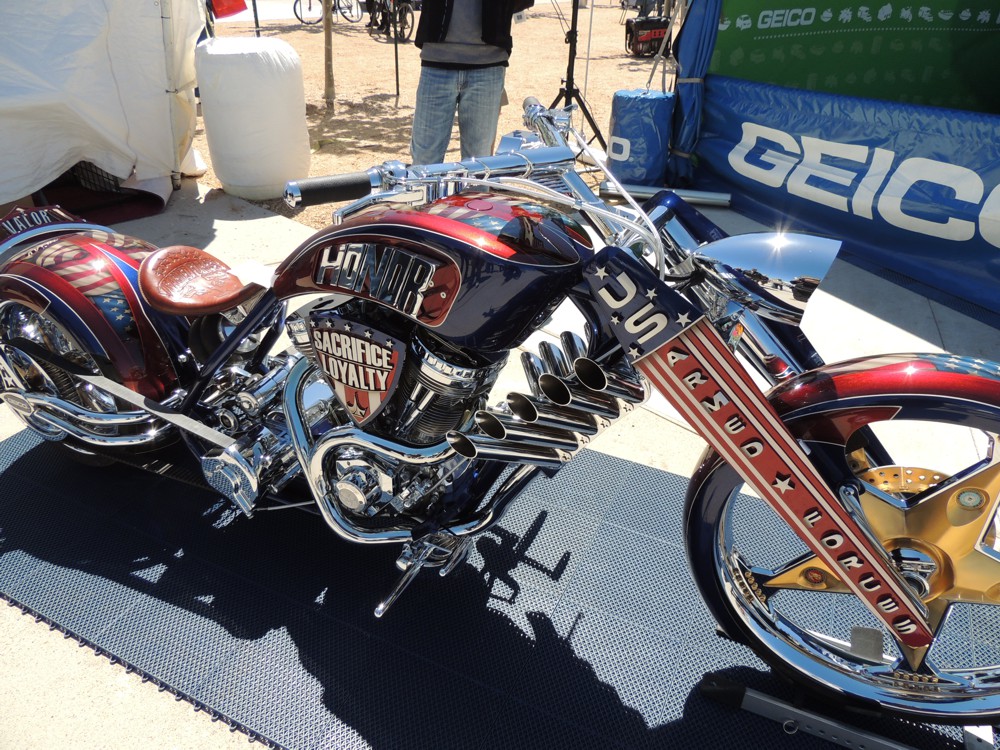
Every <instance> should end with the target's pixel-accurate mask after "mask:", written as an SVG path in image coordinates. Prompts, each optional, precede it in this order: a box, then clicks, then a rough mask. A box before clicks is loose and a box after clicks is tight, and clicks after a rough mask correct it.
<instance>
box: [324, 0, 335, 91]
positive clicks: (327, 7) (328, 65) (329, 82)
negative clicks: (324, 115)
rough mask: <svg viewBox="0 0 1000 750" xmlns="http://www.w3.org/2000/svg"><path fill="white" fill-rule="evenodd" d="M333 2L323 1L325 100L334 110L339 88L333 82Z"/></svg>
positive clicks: (331, 0)
mask: <svg viewBox="0 0 1000 750" xmlns="http://www.w3.org/2000/svg"><path fill="white" fill-rule="evenodd" d="M332 5H333V0H323V70H324V73H325V80H326V85H325V86H324V88H323V98H324V99H325V100H326V106H327V107H330V108H332V107H333V103H334V102H335V101H336V99H337V88H336V86H335V85H334V80H333V26H332V21H333V8H332V7H331V6H332Z"/></svg>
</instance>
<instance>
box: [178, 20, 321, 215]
mask: <svg viewBox="0 0 1000 750" xmlns="http://www.w3.org/2000/svg"><path fill="white" fill-rule="evenodd" d="M195 73H196V75H197V76H198V89H199V91H200V95H201V113H202V118H203V120H204V123H205V136H206V138H207V139H208V151H209V154H210V157H211V160H212V167H213V169H214V170H215V175H216V177H218V178H219V182H221V183H222V188H223V190H225V191H226V192H227V193H229V194H231V195H235V196H238V197H240V198H248V199H250V200H263V199H266V198H277V197H280V196H281V195H282V193H283V192H284V187H285V183H286V182H288V181H289V180H297V179H301V178H303V177H308V176H309V157H310V152H309V131H308V129H307V128H306V102H305V89H304V86H303V84H302V62H301V61H300V60H299V56H298V55H297V54H296V52H295V50H294V49H292V47H291V46H290V45H289V44H288V43H287V42H284V41H282V40H280V39H266V38H258V37H248V38H244V37H216V38H214V39H208V40H206V41H204V42H202V43H201V44H199V45H198V48H197V50H196V51H195Z"/></svg>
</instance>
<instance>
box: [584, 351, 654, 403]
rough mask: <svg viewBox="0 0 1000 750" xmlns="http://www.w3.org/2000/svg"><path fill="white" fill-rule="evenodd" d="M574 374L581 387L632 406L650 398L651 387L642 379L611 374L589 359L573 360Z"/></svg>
mask: <svg viewBox="0 0 1000 750" xmlns="http://www.w3.org/2000/svg"><path fill="white" fill-rule="evenodd" d="M573 372H574V374H575V375H576V379H577V380H578V381H579V382H580V385H582V386H583V387H584V388H587V389H588V390H591V391H594V392H596V393H603V394H606V395H608V396H611V397H613V398H620V399H622V400H623V401H628V402H629V403H631V404H641V403H642V402H643V401H645V400H646V399H647V398H649V387H648V386H647V385H646V382H645V381H644V380H643V379H642V378H641V377H638V376H636V377H635V378H630V377H627V376H625V375H623V374H619V373H615V372H609V371H608V370H605V369H604V368H603V367H601V366H600V365H599V364H597V362H595V361H594V360H592V359H588V358H587V357H578V358H577V359H575V360H573Z"/></svg>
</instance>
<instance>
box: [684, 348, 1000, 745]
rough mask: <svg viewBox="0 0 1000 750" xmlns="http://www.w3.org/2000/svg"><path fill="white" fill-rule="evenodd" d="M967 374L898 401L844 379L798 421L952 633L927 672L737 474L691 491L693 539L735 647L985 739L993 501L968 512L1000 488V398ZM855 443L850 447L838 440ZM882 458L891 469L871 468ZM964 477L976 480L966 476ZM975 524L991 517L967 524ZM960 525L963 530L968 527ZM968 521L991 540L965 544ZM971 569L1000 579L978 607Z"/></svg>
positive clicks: (829, 691)
mask: <svg viewBox="0 0 1000 750" xmlns="http://www.w3.org/2000/svg"><path fill="white" fill-rule="evenodd" d="M955 359H956V360H957V358H955ZM913 361H914V362H920V363H923V362H926V360H925V359H914V360H913ZM968 362H969V364H968V368H969V370H970V371H967V372H965V373H963V372H961V367H962V365H960V366H959V372H955V373H953V374H952V373H949V374H948V377H951V378H954V379H958V380H954V379H953V380H952V381H951V384H950V385H947V386H945V385H941V384H940V382H938V383H937V384H934V385H932V386H929V387H921V390H920V391H919V392H908V389H907V388H905V387H898V384H897V387H896V388H892V384H890V385H889V386H888V387H886V392H884V393H872V392H871V390H868V391H867V392H866V393H864V394H858V395H855V396H851V394H850V389H849V388H848V387H847V384H846V382H845V381H843V380H842V381H840V382H842V383H844V384H845V385H844V387H841V386H840V385H839V384H838V382H837V378H836V377H835V376H834V377H833V378H831V380H832V381H833V385H832V386H831V387H830V388H829V390H827V391H825V395H823V394H818V395H815V396H813V397H812V398H813V400H812V401H809V398H810V397H807V398H806V401H805V402H804V403H802V404H801V405H797V406H796V408H795V410H794V411H793V412H792V413H791V414H786V415H785V417H784V418H785V419H786V423H787V424H788V425H789V427H790V428H791V429H792V431H793V433H795V434H796V436H798V437H800V438H803V439H808V436H810V435H819V434H820V433H819V432H817V431H818V430H820V431H822V443H816V442H813V443H809V445H811V447H812V449H813V450H817V451H822V452H823V453H824V454H826V453H829V454H830V455H831V456H832V458H833V459H839V461H840V468H841V470H842V471H843V472H844V476H851V475H852V474H853V475H854V476H855V477H856V478H857V479H858V480H859V486H860V487H861V488H862V495H861V498H862V502H861V503H859V505H858V507H859V509H860V510H861V512H862V515H863V517H865V518H866V519H868V523H869V525H870V526H871V530H872V533H873V534H875V537H876V538H877V539H879V540H880V542H881V543H882V544H883V546H884V547H885V549H886V550H887V552H889V554H890V559H893V560H895V561H896V564H897V567H899V569H900V570H903V569H904V568H905V570H906V572H904V573H903V575H904V577H905V578H906V580H907V582H908V583H909V585H910V587H911V588H912V589H914V590H915V591H919V592H921V593H919V594H918V596H919V597H920V598H922V599H923V600H924V601H925V603H927V605H928V606H929V607H930V608H931V612H932V615H931V616H932V617H934V618H936V620H935V621H936V622H939V623H940V627H939V628H938V629H937V630H936V636H935V640H934V642H933V644H932V645H931V647H930V650H929V651H928V656H927V658H926V659H925V660H923V663H922V664H921V665H920V666H919V667H918V669H917V671H916V672H914V671H910V670H907V669H906V668H905V662H901V661H899V657H900V654H901V652H900V651H899V649H898V647H897V646H896V644H895V640H894V639H893V638H892V637H891V635H889V633H888V632H887V631H886V629H885V628H884V627H882V626H881V624H880V622H879V621H878V620H877V619H876V618H875V617H874V616H873V615H872V614H871V613H870V612H869V611H868V610H867V608H866V607H865V606H864V605H863V604H862V603H861V602H860V601H859V600H858V599H857V598H856V597H855V596H854V595H852V594H850V593H849V592H847V591H846V590H845V589H844V587H843V585H842V584H841V583H840V581H839V579H838V578H837V577H836V575H835V574H834V575H832V576H831V575H830V571H829V570H828V569H825V568H824V567H823V566H822V565H821V564H819V563H817V560H816V558H815V557H814V556H813V555H812V554H811V553H810V552H809V551H808V549H807V548H806V546H805V545H804V544H803V543H802V541H801V540H800V539H799V538H798V537H797V536H796V534H795V533H794V532H792V530H791V529H790V528H789V527H788V526H787V525H786V524H785V523H784V522H783V521H782V520H781V519H780V518H779V517H778V515H777V514H776V513H775V512H774V511H773V510H772V509H771V508H770V507H768V506H767V505H765V503H764V502H763V501H761V500H760V499H758V498H756V497H754V496H751V495H750V494H748V493H744V492H742V491H741V489H742V487H743V485H742V480H740V478H739V477H738V476H737V475H736V472H735V471H734V470H733V469H732V468H731V467H729V466H728V465H727V464H725V463H724V462H722V461H721V460H720V459H719V458H718V456H712V457H710V458H709V459H708V460H707V461H706V462H705V463H703V464H702V467H701V469H700V470H699V472H698V473H697V474H696V475H695V477H694V478H693V480H692V483H691V489H690V490H689V497H688V504H687V508H686V514H685V515H686V519H685V523H686V530H687V533H686V540H687V545H688V556H689V560H690V563H691V569H692V572H693V575H694V577H695V580H696V582H697V584H698V587H699V589H700V591H701V594H702V596H703V598H704V600H705V602H706V604H707V605H708V606H709V608H710V609H711V611H712V613H713V615H714V616H715V618H716V620H717V621H718V622H719V624H720V625H721V626H722V628H723V630H724V631H725V632H726V633H727V634H729V635H730V637H732V638H734V639H736V640H738V641H741V642H743V643H745V644H747V645H748V646H750V647H751V648H752V649H753V650H754V651H755V652H756V653H757V654H758V655H759V656H760V657H761V658H762V659H764V660H765V661H766V662H768V663H770V664H771V665H772V666H773V667H774V668H775V669H776V670H777V671H779V672H781V673H782V674H784V675H785V676H787V677H789V678H791V679H792V680H794V681H796V682H798V683H799V684H801V685H804V686H806V687H808V688H810V689H811V690H812V691H814V692H818V693H820V694H821V695H823V696H824V698H825V699H827V700H829V699H830V698H833V699H834V700H835V701H839V702H841V703H843V704H846V705H850V706H855V707H863V708H866V709H869V710H872V709H874V710H877V711H879V712H880V713H884V714H889V715H897V716H902V717H905V718H909V719H914V718H916V719H919V720H921V721H929V722H932V723H937V724H943V723H947V724H964V725H986V724H993V723H995V722H996V721H997V719H998V717H1000V666H997V665H1000V606H997V605H998V604H1000V587H997V586H996V585H994V584H992V583H988V581H996V580H1000V551H998V550H1000V541H998V540H997V536H998V535H997V532H996V529H995V523H996V520H997V518H996V506H995V505H993V504H991V503H990V502H985V500H984V502H983V504H982V505H981V506H980V507H981V508H982V510H981V511H973V510H969V509H968V507H967V506H966V507H965V508H963V509H959V510H956V509H955V503H956V502H957V500H955V498H957V497H958V496H959V494H964V493H969V496H970V497H972V498H973V499H974V498H975V496H976V494H977V493H981V491H979V490H978V489H977V487H978V485H976V482H978V483H980V484H983V483H987V484H983V486H988V489H987V491H986V492H985V493H981V496H982V498H984V499H985V498H986V497H988V494H989V492H993V491H996V490H998V489H1000V487H997V486H995V485H996V483H995V482H994V481H993V480H992V479H991V477H992V476H993V474H989V473H988V471H989V470H990V469H992V468H993V466H994V463H993V462H995V461H996V459H989V460H987V459H985V458H984V455H987V453H988V452H989V451H992V449H993V447H994V445H993V444H994V442H996V439H997V437H996V436H997V435H1000V392H998V391H1000V388H998V384H997V382H996V381H993V380H990V379H989V378H988V377H983V376H981V375H977V374H973V372H971V370H972V369H973V368H974V367H975V366H976V365H974V364H973V363H971V361H968ZM942 363H943V359H942ZM987 365H988V363H987ZM937 366H938V367H941V369H942V370H943V369H944V367H945V366H947V365H943V364H938V365H937ZM993 367H996V365H994V366H993ZM901 390H902V391H904V392H903V393H902V394H901V393H900V391H901ZM845 392H846V397H845ZM779 411H780V409H779ZM831 424H833V425H835V426H837V427H838V429H831V428H830V425H831ZM848 425H850V427H848ZM851 430H853V432H851ZM931 430H933V431H934V432H933V434H932V433H931V432H930V431H931ZM970 431H971V432H970ZM849 432H850V436H849V437H847V438H840V437H831V436H832V435H844V434H847V433H849ZM914 435H919V436H920V438H921V441H920V442H922V443H928V446H927V448H928V449H929V450H928V451H927V454H928V455H927V456H924V455H923V454H920V455H919V456H918V457H917V458H912V457H910V458H908V457H907V453H909V454H911V456H912V454H913V453H914V451H916V450H917V449H916V447H915V446H914V445H913V444H912V443H913V440H912V437H913V436H914ZM873 436H875V437H876V438H877V440H878V444H877V445H876V443H875V442H873V439H872V437H873ZM928 437H931V438H932V439H930V440H928V439H927V438H928ZM974 437H975V438H977V439H979V441H980V442H979V443H978V444H977V443H976V442H974V440H973V438H974ZM966 441H967V442H966ZM959 447H962V448H965V447H967V448H969V454H968V460H967V461H965V460H960V461H956V462H955V463H954V465H948V466H942V465H941V464H942V463H944V462H945V457H944V453H945V452H946V451H947V452H948V453H955V454H956V455H955V456H954V457H951V456H949V459H948V460H953V458H958V456H957V453H958V450H957V449H958V448H959ZM883 448H884V449H886V450H888V451H889V453H888V455H891V456H892V462H891V463H886V464H883V463H882V462H874V461H871V460H869V457H870V456H871V455H875V454H876V453H879V452H881V449H883ZM996 453H997V455H998V456H1000V450H997V451H996ZM881 455H886V454H885V453H884V452H881ZM987 464H988V468H987V469H983V468H982V467H983V466H984V465H987ZM925 466H930V469H924V468H922V467H925ZM936 469H938V470H936ZM965 470H968V471H969V472H970V474H966V475H962V472H963V471H965ZM997 473H1000V472H997V471H994V474H997ZM948 477H952V478H953V480H952V481H951V482H948ZM959 477H961V478H959ZM914 482H916V484H915V483H914ZM993 497H996V495H993ZM914 504H916V505H917V506H918V507H919V508H921V511H920V512H921V514H922V515H921V516H919V517H920V518H922V519H923V521H922V525H920V526H917V524H916V522H915V521H914V520H913V518H912V517H911V516H907V517H906V519H905V521H902V520H899V519H900V518H901V517H902V516H901V513H902V510H901V508H903V507H906V508H910V507H911V506H913V505H914ZM974 512H978V513H980V516H979V517H975V518H974V517H973V516H969V515H968V514H969V513H974ZM956 513H957V514H958V515H959V516H962V518H961V519H958V520H955V518H954V516H955V514H956ZM963 514H965V515H963ZM968 518H974V520H967V519H968ZM888 519H893V520H891V521H890V520H888ZM963 521H964V522H965V523H966V524H968V525H969V526H970V527H974V528H976V529H978V528H979V526H981V527H982V528H983V529H984V530H983V531H982V534H981V537H980V538H981V542H976V543H970V542H968V541H966V540H965V538H963V540H962V541H956V537H955V536H954V535H955V534H956V525H957V524H960V523H962V522H963ZM893 524H895V525H893ZM977 524H978V525H977ZM900 528H905V532H900V530H899V529H900ZM890 529H891V530H890ZM938 529H940V531H938ZM970 533H971V531H970ZM976 533H978V531H977V532H976ZM938 534H940V535H942V536H938ZM946 534H952V535H953V536H949V537H946V536H944V535H946ZM909 535H914V536H913V537H912V538H910V537H909ZM970 547H972V548H973V549H970ZM917 550H922V551H917ZM928 551H929V552H931V553H933V557H931V556H929V555H928V554H926V553H927V552H928ZM894 555H895V556H894ZM921 555H923V557H925V558H926V560H921V559H920V557H921ZM977 555H983V559H980V558H979V557H975V556H977ZM973 557H975V560H976V561H977V563H978V565H980V566H985V571H986V572H985V574H984V573H978V577H977V578H976V579H975V580H976V581H986V582H984V583H982V584H981V585H980V586H979V588H980V589H981V591H980V592H979V594H978V600H976V598H975V597H974V596H973V593H974V592H973V590H972V589H971V588H966V589H963V592H964V593H963V592H959V591H958V588H957V587H958V586H959V585H960V584H959V583H958V581H959V580H961V581H962V585H963V586H967V584H966V583H965V581H971V580H972V577H971V574H966V573H965V572H964V571H965V567H964V566H965V565H966V562H965V561H966V560H969V559H971V558H973ZM960 566H962V567H960ZM994 573H996V574H998V576H997V578H993V577H992V576H993V574H994ZM960 577H962V578H960ZM837 588H840V589H841V591H840V592H838V591H837ZM934 613H936V614H934ZM879 635H881V638H882V648H881V651H880V654H879V649H878V645H877V644H878V640H877V639H878V636H879ZM873 638H874V639H875V640H874V641H872V640H871V639H873ZM865 640H867V641H868V642H867V644H865V643H864V641H865ZM872 643H874V644H875V645H874V646H873V645H872Z"/></svg>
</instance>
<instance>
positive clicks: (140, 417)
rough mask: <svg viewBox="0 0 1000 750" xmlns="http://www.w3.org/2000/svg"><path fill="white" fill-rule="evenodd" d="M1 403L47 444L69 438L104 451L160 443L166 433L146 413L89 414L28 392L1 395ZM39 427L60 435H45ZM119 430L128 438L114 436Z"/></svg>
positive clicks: (156, 420)
mask: <svg viewBox="0 0 1000 750" xmlns="http://www.w3.org/2000/svg"><path fill="white" fill-rule="evenodd" d="M0 401H5V402H7V404H8V405H9V406H10V407H11V409H12V410H13V411H14V413H15V414H17V416H18V417H19V418H20V419H21V420H22V421H23V422H24V424H26V425H27V426H28V428H29V429H32V430H34V431H35V432H36V433H37V434H39V435H41V436H42V437H44V438H45V439H47V440H52V439H62V438H64V437H72V438H74V439H76V440H79V441H80V442H82V443H86V444H88V445H96V446H100V447H105V448H113V447H121V446H128V447H140V446H144V445H150V444H152V443H155V442H157V441H160V440H162V439H163V437H164V434H165V432H166V430H168V429H169V427H168V426H167V425H165V424H163V423H162V422H160V421H159V420H158V419H156V418H155V417H153V416H152V415H151V414H149V412H143V411H128V412H98V411H91V410H89V409H85V408H84V407H82V406H80V405H78V404H74V403H72V402H71V401H66V400H64V399H61V398H58V397H56V396H50V395H48V394H42V393H34V392H30V391H25V392H18V391H5V392H3V393H0ZM41 425H46V426H48V427H51V428H52V429H54V430H58V431H59V432H62V433H63V434H62V435H58V436H57V435H54V434H53V433H46V432H45V431H44V430H43V429H42V427H41ZM120 429H128V430H130V431H131V434H128V435H121V434H117V431H118V430H120Z"/></svg>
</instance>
